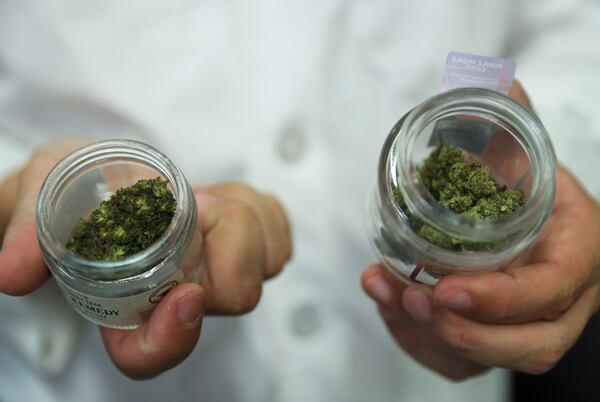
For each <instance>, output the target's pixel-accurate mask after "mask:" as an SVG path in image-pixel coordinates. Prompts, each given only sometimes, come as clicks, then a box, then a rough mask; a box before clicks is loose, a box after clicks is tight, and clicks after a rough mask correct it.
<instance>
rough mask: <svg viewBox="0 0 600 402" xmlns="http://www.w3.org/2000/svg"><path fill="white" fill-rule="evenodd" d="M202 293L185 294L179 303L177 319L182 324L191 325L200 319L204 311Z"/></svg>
mask: <svg viewBox="0 0 600 402" xmlns="http://www.w3.org/2000/svg"><path fill="white" fill-rule="evenodd" d="M202 301H203V300H202V294H201V293H200V292H191V293H188V294H187V295H185V296H183V297H182V298H181V300H179V303H177V320H178V321H179V323H180V324H182V325H190V324H193V323H195V322H196V321H198V320H199V319H200V317H201V316H202V313H203V311H204V308H203V307H204V306H203V304H202Z"/></svg>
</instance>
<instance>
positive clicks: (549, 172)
mask: <svg viewBox="0 0 600 402" xmlns="http://www.w3.org/2000/svg"><path fill="white" fill-rule="evenodd" d="M465 108H466V109H465ZM449 110H454V111H456V110H470V111H476V110H477V111H480V112H484V113H491V114H492V115H494V117H496V118H498V119H499V120H500V121H504V122H506V121H510V123H511V124H510V125H511V128H513V129H514V130H515V131H517V134H519V135H520V136H521V138H519V139H520V140H521V146H522V147H523V148H524V150H525V151H526V153H527V155H528V157H529V160H530V164H531V166H532V168H531V176H532V186H531V192H530V196H529V197H528V199H527V200H526V202H525V205H524V206H523V207H522V208H520V209H519V210H518V211H516V212H514V213H513V214H510V215H507V216H505V217H500V218H497V219H485V220H484V219H477V218H472V217H465V216H461V215H460V214H457V213H455V212H453V211H450V210H448V209H447V208H444V207H443V206H441V205H437V204H436V205H433V204H432V203H430V202H429V201H428V200H426V199H424V197H422V196H421V194H420V188H419V184H418V183H416V182H415V181H414V179H413V177H412V175H411V172H410V171H409V166H408V165H409V164H408V163H405V162H406V161H408V160H409V155H408V153H409V152H410V148H411V146H410V145H411V144H410V141H411V140H413V139H414V137H415V136H416V135H418V133H419V132H420V131H421V130H423V129H424V128H425V127H426V126H427V125H428V124H430V123H431V122H434V121H436V120H437V119H439V118H440V117H441V116H444V115H446V114H445V113H447V112H448V111H449ZM511 132H512V131H511ZM394 156H397V157H394ZM398 159H400V161H398ZM555 169H556V156H555V154H554V149H553V147H552V143H551V141H550V137H549V135H548V133H547V132H546V130H545V128H544V127H543V125H542V123H541V122H540V120H539V119H538V118H537V117H536V116H535V115H534V114H533V113H532V112H531V111H529V110H527V109H526V108H525V107H523V106H522V105H521V104H519V103H518V102H517V101H515V100H513V99H511V98H509V97H507V96H505V95H503V94H501V93H498V92H496V91H492V90H488V89H482V88H458V89H454V90H450V91H446V92H443V93H440V94H438V95H435V96H433V97H431V98H429V99H427V100H425V101H424V102H423V103H421V104H420V105H419V106H417V107H415V108H414V109H412V110H411V111H410V112H408V113H407V114H406V115H405V116H404V117H403V118H402V119H401V120H400V121H399V122H398V123H397V124H396V125H395V126H394V128H393V129H392V131H391V132H390V136H389V137H388V140H387V141H386V144H385V145H384V151H383V152H382V159H381V160H380V166H379V180H380V182H379V185H380V188H382V189H384V190H385V193H386V194H384V196H385V197H386V199H387V200H388V201H389V202H391V203H392V204H393V213H394V215H395V216H396V217H398V215H400V216H404V213H403V212H402V211H401V209H400V208H399V207H398V206H397V205H396V203H395V202H393V195H392V191H391V188H390V187H391V184H392V183H394V180H397V182H398V183H397V184H398V187H399V189H400V191H401V192H402V195H403V196H404V202H405V203H406V204H407V207H408V208H409V210H411V213H414V214H415V215H416V216H417V217H418V218H419V219H422V220H423V221H424V222H425V223H427V224H429V225H431V226H433V227H434V228H436V229H438V230H440V231H441V232H443V233H446V234H448V235H450V236H453V237H457V238H462V239H466V240H472V241H496V240H501V239H506V238H507V236H509V235H511V234H513V233H515V232H516V231H518V229H520V228H522V227H523V225H526V226H528V227H529V231H528V234H527V235H526V237H525V238H524V239H520V241H519V242H518V244H507V245H506V247H505V248H506V249H505V250H500V253H502V252H503V251H504V252H505V253H511V254H512V253H514V254H516V253H518V252H519V251H521V250H522V249H524V248H525V247H526V246H527V245H528V244H529V243H530V242H531V241H532V240H533V238H535V236H536V235H537V233H538V231H539V230H540V229H541V227H542V226H543V224H544V223H545V222H546V220H547V218H548V217H549V215H550V212H551V208H540V207H541V206H543V205H548V204H552V203H553V202H554V197H555V191H556V183H555V178H554V172H555ZM393 172H396V173H393ZM442 211H444V212H445V213H442ZM404 218H406V216H404ZM413 237H414V239H413V241H414V243H415V245H417V247H419V248H420V249H421V250H422V251H424V250H427V251H429V252H431V251H432V250H435V252H436V253H437V254H439V255H440V257H441V258H442V259H446V258H449V257H452V258H453V259H455V260H456V256H457V254H461V255H463V256H464V258H459V259H458V261H459V262H460V263H463V264H466V265H470V263H472V262H473V261H472V259H473V258H474V257H473V255H476V258H478V259H481V258H486V257H485V256H486V255H488V257H489V258H490V259H492V258H493V256H494V255H497V254H498V252H499V251H498V250H494V251H493V252H486V251H478V252H470V251H464V252H457V251H454V250H449V249H445V248H442V247H440V246H437V245H435V244H432V243H430V242H429V241H427V240H426V239H423V238H422V237H420V236H418V235H417V234H416V233H415V234H414V236H413Z"/></svg>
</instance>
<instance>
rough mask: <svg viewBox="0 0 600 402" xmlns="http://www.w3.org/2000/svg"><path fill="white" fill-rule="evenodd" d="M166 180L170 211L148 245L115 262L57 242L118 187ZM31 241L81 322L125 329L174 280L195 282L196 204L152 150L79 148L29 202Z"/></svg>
mask: <svg viewBox="0 0 600 402" xmlns="http://www.w3.org/2000/svg"><path fill="white" fill-rule="evenodd" d="M156 177H161V178H162V179H163V180H166V181H167V182H168V186H169V188H170V189H171V191H172V192H173V195H174V197H175V199H176V202H177V206H176V210H175V214H174V217H173V220H172V221H171V223H170V225H169V226H168V228H167V230H166V231H165V233H164V234H163V235H162V236H161V237H160V238H159V239H158V240H157V241H156V242H154V243H153V244H152V245H151V246H150V247H148V248H146V249H144V250H142V251H140V252H139V253H136V254H133V255H131V256H127V257H125V258H123V259H120V260H115V261H92V260H88V259H86V258H84V257H82V256H80V255H78V254H75V253H73V252H71V251H70V250H68V249H67V248H66V247H65V245H66V243H67V241H68V240H69V238H70V236H71V233H72V231H73V229H74V228H75V226H76V225H77V223H78V222H79V220H80V219H81V218H82V217H86V216H89V214H90V213H91V211H93V210H94V209H96V208H97V207H98V205H99V204H100V203H101V202H102V201H104V200H107V199H109V198H110V197H111V195H113V194H114V193H115V192H116V191H117V190H118V189H119V188H121V187H125V186H131V185H133V184H135V183H136V182H137V181H138V180H140V179H151V178H156ZM36 219H37V236H38V240H39V243H40V247H41V250H42V254H43V257H44V260H45V261H46V264H47V265H48V268H49V269H50V271H51V272H52V274H53V276H54V278H55V280H56V282H57V283H58V285H59V286H60V288H61V290H62V291H63V294H64V295H65V297H66V299H67V301H68V302H69V303H70V304H71V306H72V307H73V308H74V309H75V310H76V311H77V312H79V313H80V314H81V315H82V316H84V317H85V318H87V319H88V320H90V321H92V322H94V323H96V324H99V325H102V326H106V327H111V328H121V329H132V328H136V327H137V326H138V325H140V324H141V323H143V322H144V321H146V320H147V319H148V317H149V315H150V313H151V312H152V310H153V308H154V307H155V305H156V304H157V303H158V302H159V301H160V299H161V297H162V296H163V295H164V294H165V293H166V292H168V291H169V290H170V289H171V288H173V287H174V286H176V285H177V284H178V283H181V282H199V280H200V277H201V275H202V268H201V264H200V258H201V251H202V250H201V247H202V235H201V232H200V228H199V227H198V225H197V210H196V201H195V198H194V195H193V193H192V190H191V187H190V185H189V184H188V183H187V181H186V179H185V177H184V176H183V174H182V173H181V171H180V170H179V169H178V168H177V167H176V166H175V165H174V164H173V162H171V161H170V160H169V159H168V158H167V157H166V156H165V155H163V154H162V153H160V152H159V151H158V150H156V149H154V148H152V147H150V146H148V145H146V144H143V143H140V142H135V141H128V140H109V141H101V142H97V143H94V144H91V145H88V146H86V147H83V148H81V149H79V150H77V151H75V152H73V153H72V154H70V155H68V156H67V157H66V158H64V159H63V160H62V161H60V162H59V163H58V164H57V165H56V166H55V167H54V168H53V170H52V171H51V172H50V173H49V174H48V177H47V178H46V180H45V182H44V184H43V186H42V188H41V191H40V194H39V198H38V203H37V216H36Z"/></svg>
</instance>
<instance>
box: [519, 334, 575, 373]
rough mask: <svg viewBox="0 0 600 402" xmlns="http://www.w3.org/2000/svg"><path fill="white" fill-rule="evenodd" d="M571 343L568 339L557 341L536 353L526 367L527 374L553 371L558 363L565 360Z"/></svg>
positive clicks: (544, 346)
mask: <svg viewBox="0 0 600 402" xmlns="http://www.w3.org/2000/svg"><path fill="white" fill-rule="evenodd" d="M569 345H570V343H569V342H568V341H567V339H566V338H559V339H555V340H554V341H553V342H549V343H547V344H545V345H543V346H542V347H541V348H539V349H538V350H537V351H535V352H534V353H533V354H532V355H531V357H530V359H529V362H528V364H527V365H526V367H525V370H524V371H525V372H527V373H529V374H536V375H537V374H544V373H547V372H548V371H550V370H552V369H553V368H554V367H555V366H556V365H557V364H558V362H559V361H560V360H561V359H562V358H563V356H564V355H565V353H567V350H569Z"/></svg>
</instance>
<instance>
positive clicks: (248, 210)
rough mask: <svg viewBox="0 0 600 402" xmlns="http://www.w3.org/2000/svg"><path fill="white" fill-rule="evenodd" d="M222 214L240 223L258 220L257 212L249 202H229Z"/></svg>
mask: <svg viewBox="0 0 600 402" xmlns="http://www.w3.org/2000/svg"><path fill="white" fill-rule="evenodd" d="M224 215H225V217H226V218H227V219H229V220H231V221H236V222H241V223H251V222H259V218H258V214H257V213H256V211H255V210H254V208H252V207H251V206H250V205H249V204H247V203H245V202H241V201H233V202H230V203H229V205H228V206H227V208H226V210H225V212H224Z"/></svg>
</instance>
